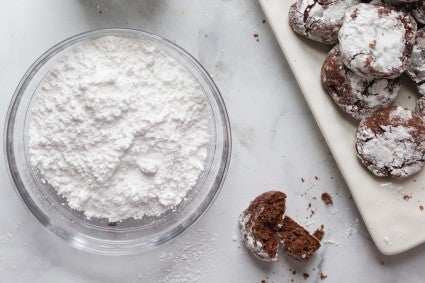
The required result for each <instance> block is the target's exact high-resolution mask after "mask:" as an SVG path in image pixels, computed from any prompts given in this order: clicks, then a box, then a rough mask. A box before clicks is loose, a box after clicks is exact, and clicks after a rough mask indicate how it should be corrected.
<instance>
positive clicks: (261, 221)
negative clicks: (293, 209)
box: [239, 191, 286, 261]
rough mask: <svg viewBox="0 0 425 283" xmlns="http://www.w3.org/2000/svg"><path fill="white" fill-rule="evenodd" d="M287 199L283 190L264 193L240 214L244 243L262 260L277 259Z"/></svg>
mask: <svg viewBox="0 0 425 283" xmlns="http://www.w3.org/2000/svg"><path fill="white" fill-rule="evenodd" d="M285 200H286V195H285V194H284V193H283V192H279V191H269V192H266V193H263V194H261V195H259V196H258V197H256V198H255V199H254V200H253V201H252V202H251V203H250V204H249V206H248V208H247V209H245V210H244V211H243V212H242V213H241V215H240V216H239V224H240V226H241V236H242V240H243V243H244V244H245V247H246V248H247V249H248V250H249V251H251V252H252V253H253V254H254V255H255V256H257V257H258V258H259V259H261V260H264V261H277V250H278V245H279V242H278V234H277V231H278V230H279V229H280V228H281V227H282V223H283V215H284V213H285Z"/></svg>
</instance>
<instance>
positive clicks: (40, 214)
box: [3, 28, 232, 255]
mask: <svg viewBox="0 0 425 283" xmlns="http://www.w3.org/2000/svg"><path fill="white" fill-rule="evenodd" d="M119 34H121V35H125V34H127V35H141V36H144V37H147V38H148V39H152V40H154V41H156V42H159V43H160V44H165V45H167V47H169V48H171V49H174V50H175V51H177V52H179V53H180V54H181V55H182V56H183V57H186V59H187V60H188V61H189V62H190V63H191V64H193V65H194V67H196V71H197V72H199V74H200V75H202V77H203V78H204V79H205V80H206V83H207V84H208V86H209V88H210V90H211V93H212V97H214V100H215V102H216V104H217V107H218V110H219V113H220V116H221V119H222V127H223V143H222V144H223V150H222V153H221V156H220V155H218V156H217V159H218V160H219V166H218V170H217V173H216V175H215V178H214V180H215V181H214V185H213V186H212V187H211V189H209V193H208V194H207V195H206V197H205V198H204V199H203V200H202V201H201V202H200V204H199V206H198V207H197V209H196V210H195V211H193V212H192V213H190V214H189V216H188V217H187V218H185V221H184V222H182V223H180V224H179V225H177V226H176V227H174V228H173V229H171V230H170V231H169V233H167V235H165V236H163V237H161V238H159V239H158V240H157V241H155V243H154V244H150V245H146V244H145V245H143V246H141V245H135V246H134V248H133V249H131V247H130V249H129V248H127V249H125V250H123V251H120V249H119V248H117V247H114V248H113V249H103V248H102V246H97V247H93V248H92V247H90V246H89V245H87V244H85V243H80V242H79V241H78V240H76V239H75V237H73V235H74V234H76V233H75V232H74V233H72V232H71V231H67V230H66V229H64V228H63V227H57V226H55V225H54V224H51V223H50V221H49V216H48V215H46V213H44V211H43V210H42V209H40V208H39V207H38V205H37V204H36V203H35V202H34V201H33V199H32V197H31V196H30V194H29V193H28V192H27V189H26V188H25V185H24V184H23V182H22V179H21V176H20V173H19V172H18V171H16V170H15V171H14V170H12V169H13V168H12V166H11V165H12V164H14V165H16V160H15V156H14V155H15V154H14V147H13V140H14V139H13V133H14V130H15V129H14V123H11V121H14V118H15V116H16V112H17V111H16V109H17V107H16V106H18V105H19V103H20V99H21V96H22V95H23V94H24V93H25V90H26V87H27V85H28V84H29V82H30V81H31V80H32V78H33V76H34V75H35V74H37V72H38V71H39V69H40V68H41V67H42V66H43V65H44V64H45V63H46V62H48V61H49V60H50V59H51V58H52V57H53V56H54V55H56V53H58V52H60V51H61V50H63V49H64V48H67V47H70V46H72V45H73V44H75V43H78V42H81V41H83V40H85V39H89V38H91V37H95V36H99V37H101V36H107V35H119ZM9 141H12V142H9ZM231 152H232V133H231V125H230V120H229V115H228V112H227V108H226V105H225V103H224V99H223V97H222V95H221V93H220V91H219V89H218V87H217V86H216V84H215V82H214V80H213V79H212V78H211V76H210V75H209V73H208V72H207V71H206V69H205V68H204V67H203V66H202V64H201V63H200V62H199V61H198V60H197V59H196V58H194V57H193V56H192V55H191V54H190V53H189V52H187V51H186V50H185V49H183V48H182V47H180V46H179V45H177V44H175V43H173V42H172V41H170V40H168V39H166V38H163V37H161V36H159V35H156V34H154V33H151V32H146V31H142V30H138V29H131V28H101V29H93V30H89V31H85V32H82V33H78V34H75V35H73V36H70V37H68V38H66V39H64V40H62V41H60V42H58V43H56V44H55V45H53V46H52V47H51V48H49V49H47V50H46V51H45V52H43V53H42V54H41V55H40V56H39V57H38V58H37V59H36V60H35V61H34V62H33V63H32V64H31V65H30V67H29V68H28V69H27V71H26V72H25V74H24V75H23V77H22V79H21V80H20V82H19V83H18V85H17V87H16V89H15V91H14V94H13V96H12V98H11V100H10V103H9V106H8V110H7V114H6V118H5V124H4V133H3V153H4V156H5V157H4V161H5V163H6V170H7V172H8V175H9V179H10V181H11V183H12V186H13V187H14V191H15V192H16V193H17V195H18V196H19V199H20V200H21V202H22V203H23V204H24V206H25V207H26V209H27V210H29V211H30V212H31V214H32V215H33V216H34V217H35V218H36V219H37V220H38V221H39V222H40V223H41V224H42V225H43V226H44V227H46V228H47V230H49V231H50V232H52V233H53V234H55V235H57V236H58V237H60V238H62V239H63V240H65V241H66V242H68V243H70V244H71V246H73V247H75V248H77V249H80V250H84V251H87V252H92V253H96V254H103V255H128V254H135V253H140V252H144V251H147V250H150V249H153V248H155V247H158V246H160V245H162V244H164V243H166V242H169V241H170V240H172V239H176V238H177V237H178V236H179V235H181V234H182V233H183V232H184V231H186V230H188V229H189V228H190V227H192V226H193V225H194V224H195V223H196V222H197V221H198V220H199V219H200V218H201V216H202V215H204V214H205V212H206V211H208V209H209V208H210V207H211V205H212V204H213V203H214V201H215V199H216V198H217V196H218V195H219V193H220V191H221V189H222V186H223V184H224V181H225V179H226V176H227V172H228V169H229V166H230V160H231ZM74 236H75V235H74Z"/></svg>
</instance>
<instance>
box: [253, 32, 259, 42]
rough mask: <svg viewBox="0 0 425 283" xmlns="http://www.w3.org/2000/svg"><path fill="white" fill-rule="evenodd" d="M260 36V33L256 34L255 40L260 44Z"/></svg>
mask: <svg viewBox="0 0 425 283" xmlns="http://www.w3.org/2000/svg"><path fill="white" fill-rule="evenodd" d="M259 37H260V36H259V35H258V33H254V38H255V40H256V41H257V42H258V41H260V38H259Z"/></svg>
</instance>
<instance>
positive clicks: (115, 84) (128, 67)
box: [5, 29, 231, 254]
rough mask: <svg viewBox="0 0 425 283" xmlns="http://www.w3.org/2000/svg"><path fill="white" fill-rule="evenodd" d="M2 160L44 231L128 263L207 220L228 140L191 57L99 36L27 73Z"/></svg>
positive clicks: (145, 41)
mask: <svg viewBox="0 0 425 283" xmlns="http://www.w3.org/2000/svg"><path fill="white" fill-rule="evenodd" d="M5 151H6V158H7V165H8V167H9V172H10V175H11V178H12V180H13V183H14V185H15V188H16V190H17V192H18V193H19V195H20V196H21V198H22V200H23V201H24V203H25V205H26V206H27V207H28V208H29V210H30V211H31V212H32V213H33V215H35V216H36V218H37V219H38V220H39V221H40V222H41V223H42V224H43V225H45V226H46V227H47V228H49V229H50V230H51V231H52V232H54V233H55V234H56V235H58V236H60V237H61V238H63V239H65V240H66V241H68V242H69V243H70V244H71V245H73V246H75V247H77V248H80V249H83V250H87V251H91V252H96V253H103V254H130V253H136V252H140V251H143V250H146V249H148V248H151V247H155V246H158V245H160V244H161V243H164V242H166V241H168V240H170V239H172V238H174V237H175V236H177V235H178V234H180V233H181V232H182V231H184V230H185V229H186V228H188V227H189V226H190V225H191V224H193V223H194V222H195V221H196V220H197V219H198V218H199V216H200V215H201V214H202V213H203V212H205V210H206V209H207V207H208V206H209V204H211V202H212V201H213V200H214V198H215V197H216V195H217V193H218V191H219V190H220V188H221V185H222V183H223V181H224V177H225V174H226V172H227V168H228V163H229V158H230V151H231V136H230V126H229V121H228V116H227V112H226V109H225V106H224V103H223V100H222V98H221V96H220V93H219V91H218V89H217V88H216V86H215V85H214V82H213V81H212V79H211V78H210V76H209V75H208V74H207V72H206V71H205V70H204V69H203V68H202V66H201V65H200V64H199V63H198V62H197V61H196V60H195V59H194V58H193V57H191V56H190V55H189V54H188V53H186V52H185V51H184V50H182V49H181V48H179V47H177V46H176V45H174V44H173V43H171V42H169V41H167V40H165V39H162V38H160V37H158V36H155V35H152V34H149V33H145V32H141V31H136V30H127V29H105V30H96V31H92V32H87V33H84V34H80V35H77V36H74V37H72V38H70V39H67V40H65V41H63V42H61V43H59V44H58V45H56V46H54V47H53V48H51V49H50V50H48V51H47V52H46V53H45V54H43V55H42V56H41V57H40V58H39V59H38V60H37V61H36V62H35V63H34V64H33V65H32V66H31V67H30V69H29V70H28V71H27V73H26V74H25V76H24V78H23V79H22V81H21V82H20V84H19V86H18V88H17V90H16V92H15V95H14V97H13V99H12V102H11V105H10V107H9V112H8V116H7V127H6V131H5Z"/></svg>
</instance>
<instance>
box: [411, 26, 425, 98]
mask: <svg viewBox="0 0 425 283" xmlns="http://www.w3.org/2000/svg"><path fill="white" fill-rule="evenodd" d="M407 74H408V75H409V77H410V78H411V79H412V80H413V81H414V82H415V83H416V86H417V88H418V91H419V94H421V95H425V29H424V28H422V29H420V30H418V32H417V34H416V42H415V44H414V45H413V49H412V55H411V60H410V62H409V65H408V66H407Z"/></svg>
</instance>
